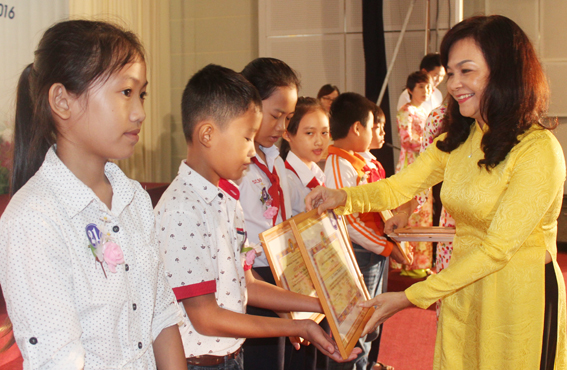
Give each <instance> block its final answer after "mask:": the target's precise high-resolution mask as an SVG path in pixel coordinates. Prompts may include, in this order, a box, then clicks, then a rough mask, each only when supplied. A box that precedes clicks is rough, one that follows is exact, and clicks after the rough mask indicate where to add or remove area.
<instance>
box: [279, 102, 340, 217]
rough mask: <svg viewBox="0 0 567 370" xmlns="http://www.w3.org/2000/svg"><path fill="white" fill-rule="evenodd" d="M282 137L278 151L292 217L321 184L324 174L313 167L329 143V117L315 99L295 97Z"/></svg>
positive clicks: (302, 209)
mask: <svg viewBox="0 0 567 370" xmlns="http://www.w3.org/2000/svg"><path fill="white" fill-rule="evenodd" d="M283 138H284V140H283V141H282V144H281V148H280V149H281V154H282V158H283V159H284V160H285V168H286V170H287V181H288V184H289V185H290V187H291V191H292V204H293V205H294V207H293V216H295V215H297V214H299V213H301V212H304V211H305V202H304V199H305V196H306V195H307V194H309V192H310V191H311V190H312V189H314V188H315V187H317V186H320V185H321V186H322V185H325V173H324V172H323V171H322V170H321V168H319V166H318V165H317V162H319V161H320V160H321V159H322V158H323V155H324V153H325V152H326V151H327V147H328V146H329V141H330V133H329V115H328V114H327V112H326V111H325V109H324V108H323V106H322V104H321V103H319V101H317V99H315V98H305V97H301V98H299V99H298V100H297V105H296V106H295V113H294V115H293V117H292V118H291V120H290V121H289V124H288V125H287V129H286V131H285V132H284V134H283ZM293 198H297V199H293Z"/></svg>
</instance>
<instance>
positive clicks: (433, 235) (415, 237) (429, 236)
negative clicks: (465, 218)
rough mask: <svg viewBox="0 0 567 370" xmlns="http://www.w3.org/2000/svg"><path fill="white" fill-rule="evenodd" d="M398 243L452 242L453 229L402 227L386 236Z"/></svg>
mask: <svg viewBox="0 0 567 370" xmlns="http://www.w3.org/2000/svg"><path fill="white" fill-rule="evenodd" d="M388 236H389V237H390V238H392V239H393V240H396V241H400V242H445V243H447V242H452V241H453V239H454V237H455V228H454V227H441V226H429V227H427V226H424V227H402V228H400V229H396V230H395V232H394V233H392V234H390V235H388Z"/></svg>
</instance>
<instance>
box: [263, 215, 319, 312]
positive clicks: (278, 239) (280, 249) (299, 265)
mask: <svg viewBox="0 0 567 370" xmlns="http://www.w3.org/2000/svg"><path fill="white" fill-rule="evenodd" d="M258 236H259V237H260V240H261V242H262V247H263V248H264V253H265V254H266V258H267V259H268V263H269V264H270V269H271V270H272V274H273V275H274V280H275V281H276V285H277V286H279V287H280V288H283V289H286V290H289V291H292V292H295V293H299V294H305V295H309V296H311V297H317V290H316V289H315V286H314V285H313V281H312V280H311V276H310V275H309V272H308V271H307V267H306V266H305V262H304V261H303V255H302V254H301V252H300V250H299V247H298V246H297V240H296V239H295V234H294V233H293V230H292V229H291V225H290V224H289V222H288V221H284V222H282V223H280V224H278V225H276V226H274V227H272V228H271V229H269V230H266V231H264V232H262V233H260V234H259V235H258ZM290 270H291V271H290ZM290 275H292V276H290ZM308 285H310V287H308ZM283 315H284V316H285V317H287V318H291V319H295V320H303V319H311V320H313V321H315V322H316V323H320V322H321V321H322V320H323V318H324V317H325V315H324V314H322V313H318V312H289V313H287V312H286V313H283Z"/></svg>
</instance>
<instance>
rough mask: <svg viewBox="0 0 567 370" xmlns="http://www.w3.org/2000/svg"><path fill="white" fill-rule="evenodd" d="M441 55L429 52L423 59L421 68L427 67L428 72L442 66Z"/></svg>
mask: <svg viewBox="0 0 567 370" xmlns="http://www.w3.org/2000/svg"><path fill="white" fill-rule="evenodd" d="M442 65H443V64H442V63H441V55H440V54H439V53H429V54H427V55H425V56H424V57H423V59H421V63H420V64H419V69H420V70H422V69H425V70H426V71H427V72H431V71H433V70H434V69H435V68H437V67H441V66H442Z"/></svg>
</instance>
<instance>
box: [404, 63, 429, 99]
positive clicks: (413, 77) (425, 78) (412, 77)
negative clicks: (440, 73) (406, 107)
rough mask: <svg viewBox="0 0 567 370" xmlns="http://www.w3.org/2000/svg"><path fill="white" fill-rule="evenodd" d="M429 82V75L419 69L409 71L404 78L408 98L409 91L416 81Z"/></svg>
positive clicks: (413, 87)
mask: <svg viewBox="0 0 567 370" xmlns="http://www.w3.org/2000/svg"><path fill="white" fill-rule="evenodd" d="M429 82H431V77H429V75H428V74H427V73H425V72H423V71H421V70H420V71H416V72H413V73H410V74H409V76H408V78H407V80H406V89H408V94H409V96H410V99H411V92H412V91H413V89H415V86H416V85H417V84H418V83H429Z"/></svg>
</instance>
